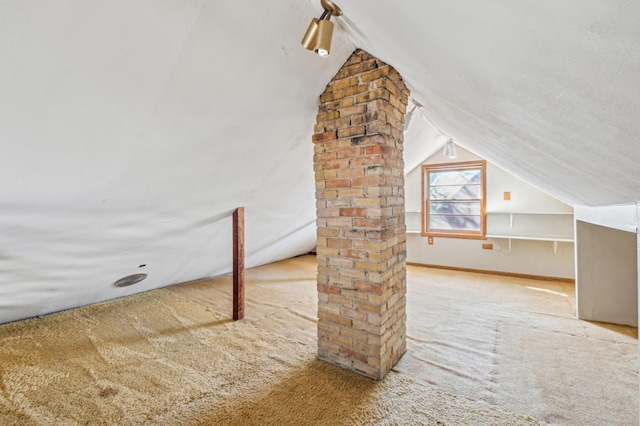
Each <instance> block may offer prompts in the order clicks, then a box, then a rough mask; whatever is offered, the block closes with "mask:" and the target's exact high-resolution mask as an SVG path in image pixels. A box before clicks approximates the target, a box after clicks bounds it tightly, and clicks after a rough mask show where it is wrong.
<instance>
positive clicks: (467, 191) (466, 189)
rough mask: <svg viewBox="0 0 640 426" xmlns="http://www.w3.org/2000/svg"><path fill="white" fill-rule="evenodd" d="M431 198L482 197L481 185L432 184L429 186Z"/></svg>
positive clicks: (463, 198) (462, 198)
mask: <svg viewBox="0 0 640 426" xmlns="http://www.w3.org/2000/svg"><path fill="white" fill-rule="evenodd" d="M429 191H430V196H429V198H430V199H431V200H465V199H469V198H472V199H479V198H482V190H481V187H480V185H450V186H432V187H431V188H429Z"/></svg>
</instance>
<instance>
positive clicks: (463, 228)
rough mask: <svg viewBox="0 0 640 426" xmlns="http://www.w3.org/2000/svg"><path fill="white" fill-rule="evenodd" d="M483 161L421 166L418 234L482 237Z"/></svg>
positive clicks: (483, 219) (483, 215)
mask: <svg viewBox="0 0 640 426" xmlns="http://www.w3.org/2000/svg"><path fill="white" fill-rule="evenodd" d="M485 164H486V163H485V162H484V161H472V162H465V163H451V164H430V165H424V166H422V194H423V203H422V234H423V235H428V236H442V237H461V238H484V235H485V207H484V200H485V188H484V186H485V185H484V184H485V168H486V165H485Z"/></svg>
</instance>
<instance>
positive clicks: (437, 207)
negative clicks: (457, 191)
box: [429, 201, 480, 216]
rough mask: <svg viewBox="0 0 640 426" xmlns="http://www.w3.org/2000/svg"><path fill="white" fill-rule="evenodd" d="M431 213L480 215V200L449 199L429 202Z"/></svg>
mask: <svg viewBox="0 0 640 426" xmlns="http://www.w3.org/2000/svg"><path fill="white" fill-rule="evenodd" d="M429 212H430V213H431V214H452V215H478V216H479V215H480V202H479V201H475V202H465V201H449V202H432V203H429Z"/></svg>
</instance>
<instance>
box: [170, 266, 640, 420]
mask: <svg viewBox="0 0 640 426" xmlns="http://www.w3.org/2000/svg"><path fill="white" fill-rule="evenodd" d="M246 272H247V282H248V285H247V290H246V297H247V303H246V312H247V314H246V315H247V316H246V321H247V322H249V323H251V324H253V325H255V326H256V327H258V328H261V329H264V330H268V331H271V332H274V333H277V334H280V335H283V336H286V337H288V338H291V339H294V340H296V341H299V342H303V343H306V344H308V345H311V346H315V345H316V333H317V330H316V311H317V302H316V301H317V291H316V281H315V278H316V263H315V258H314V257H313V256H302V257H297V258H294V259H289V260H286V261H282V262H277V263H273V264H270V265H265V266H261V267H259V268H254V269H250V270H247V271H246ZM407 277H408V279H407V287H408V288H407V353H406V354H405V355H404V357H403V358H402V359H401V360H400V362H399V363H398V364H397V366H396V371H397V372H399V373H400V374H402V375H405V376H407V377H410V378H411V379H413V380H415V381H416V382H420V383H423V384H431V385H434V386H436V387H437V388H439V389H442V390H445V391H447V392H450V393H453V394H456V395H459V396H462V397H464V398H467V399H470V400H474V401H479V402H486V403H489V404H491V405H495V406H498V407H501V408H503V409H505V410H508V411H512V412H518V413H525V414H528V415H530V416H533V417H535V418H538V419H542V420H544V421H545V422H548V423H552V424H560V425H576V426H585V425H634V426H637V425H638V330H637V328H634V327H626V326H617V325H612V324H603V323H596V322H588V321H580V320H578V319H577V318H576V316H575V291H574V286H573V284H567V283H563V282H555V281H536V280H528V279H518V278H509V277H501V276H495V275H485V274H474V273H463V272H455V271H446V270H439V269H431V268H423V267H415V266H409V267H408V274H407ZM169 289H170V290H171V291H174V292H176V293H178V294H180V295H182V296H184V297H187V298H189V299H190V300H192V301H194V302H196V303H199V304H202V305H205V306H209V307H211V308H212V309H214V310H216V311H219V312H224V313H226V314H228V315H231V277H230V276H221V277H217V278H214V279H210V280H202V281H195V282H192V283H186V284H183V285H179V286H174V287H170V288H169Z"/></svg>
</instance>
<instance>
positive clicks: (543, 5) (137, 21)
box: [0, 0, 640, 322]
mask: <svg viewBox="0 0 640 426" xmlns="http://www.w3.org/2000/svg"><path fill="white" fill-rule="evenodd" d="M512 3H513V2H506V1H496V0H491V1H487V2H482V3H478V2H472V1H468V0H466V1H456V2H432V1H405V2H383V1H380V0H348V1H343V2H338V4H339V5H340V6H341V7H342V9H343V10H344V12H345V14H344V17H341V18H335V19H334V21H335V22H336V32H335V33H334V43H333V49H332V54H331V56H329V57H328V58H319V57H317V56H316V55H314V54H313V53H310V52H308V51H306V50H304V49H303V48H302V47H301V46H300V39H301V37H302V35H303V33H304V31H305V30H306V27H307V25H308V23H309V21H310V20H311V18H312V17H314V16H315V17H317V16H319V14H320V5H319V1H315V0H309V1H303V0H279V1H271V2H259V1H245V2H220V1H211V0H209V1H205V0H192V1H177V0H164V1H159V2H158V1H150V0H140V1H133V2H132V1H122V0H115V1H109V2H103V1H96V0H84V1H79V0H63V1H58V2H48V1H44V0H37V1H32V2H20V1H8V0H0V322H4V321H10V320H14V319H18V318H25V317H29V316H33V315H38V314H42V313H47V312H53V311H56V310H60V309H64V308H68V307H72V306H78V305H82V304H86V303H91V302H96V301H99V300H105V299H109V298H114V297H118V296H122V295H126V294H130V293H132V292H137V291H143V290H146V289H150V288H155V287H161V286H164V285H169V284H173V283H176V282H181V281H186V280H190V279H195V278H201V277H205V276H211V275H216V274H220V273H224V272H227V271H229V270H230V259H231V256H230V250H229V248H230V237H231V231H230V218H229V215H230V213H231V211H232V210H233V209H234V208H235V207H238V206H244V207H245V208H246V220H247V223H246V232H247V242H246V250H247V264H248V266H254V265H258V264H262V263H266V262H270V261H274V260H278V259H281V258H285V257H289V256H292V255H295V254H300V253H304V252H305V251H307V250H309V249H311V248H312V247H313V246H314V241H315V223H314V221H315V205H314V182H313V167H312V155H313V147H312V144H311V134H312V131H313V124H314V122H315V115H316V113H317V105H318V96H319V94H320V93H321V92H322V91H323V89H324V87H325V85H326V83H327V82H328V81H329V80H330V79H331V77H332V76H333V74H334V73H335V72H336V71H337V70H338V69H339V68H340V66H341V65H342V63H343V62H344V60H345V59H346V58H347V57H348V56H349V55H350V53H351V52H352V51H353V50H354V48H355V47H356V46H357V47H362V48H364V49H366V50H368V51H369V52H371V53H372V54H374V55H376V56H379V57H380V58H381V59H382V60H384V61H385V62H387V63H390V64H391V65H393V66H394V67H395V68H396V69H398V71H400V73H401V74H402V75H403V77H404V78H405V80H406V82H407V84H408V86H409V87H410V88H411V90H412V97H413V99H414V101H415V103H416V105H420V106H419V107H418V108H416V109H415V110H414V112H413V113H412V114H411V120H410V122H409V123H408V126H407V137H406V162H407V167H411V166H412V165H417V164H418V163H419V162H420V161H421V160H422V159H424V158H425V157H427V156H428V155H429V154H430V153H432V152H433V151H434V150H436V149H440V147H441V146H442V143H443V142H444V140H445V138H446V137H453V138H454V139H455V140H456V142H458V143H459V144H461V145H463V146H464V147H466V148H468V149H470V150H472V151H474V152H476V153H477V154H479V155H482V156H484V157H486V158H487V159H489V160H491V161H493V162H495V163H497V164H498V165H501V166H503V167H504V168H506V169H507V170H509V171H511V172H513V173H514V174H516V175H518V176H520V177H523V178H525V179H527V180H529V181H530V182H532V183H533V184H534V185H536V186H538V187H540V188H541V189H543V190H545V191H547V192H549V193H551V194H552V195H556V196H558V197H560V198H561V199H563V200H564V201H566V202H569V203H574V202H575V203H582V204H592V205H598V204H611V203H622V202H628V201H635V200H638V199H640V196H639V194H640V183H639V182H640V180H639V179H638V177H639V176H638V172H637V171H636V170H637V167H636V165H637V163H638V160H639V159H640V158H639V155H638V154H639V152H638V141H639V136H640V125H639V124H638V116H639V114H638V113H639V112H640V110H639V105H640V101H639V100H638V99H639V98H640V89H639V88H638V87H640V85H639V84H638V75H640V73H639V72H638V71H639V65H640V30H639V28H640V26H638V25H637V23H636V21H637V19H636V18H637V17H638V16H640V5H638V3H637V2H624V1H610V2H609V1H607V2H603V1H578V0H572V1H564V2H551V1H543V2H539V1H535V2H534V1H528V2H517V4H512ZM141 265H145V266H141ZM136 272H146V273H148V274H149V278H148V279H147V280H145V281H143V282H141V283H139V284H137V285H136V286H134V287H129V288H124V289H118V288H115V287H113V285H112V284H113V282H114V281H115V280H116V279H118V278H120V277H122V276H124V275H129V274H132V273H136Z"/></svg>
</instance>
